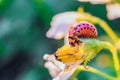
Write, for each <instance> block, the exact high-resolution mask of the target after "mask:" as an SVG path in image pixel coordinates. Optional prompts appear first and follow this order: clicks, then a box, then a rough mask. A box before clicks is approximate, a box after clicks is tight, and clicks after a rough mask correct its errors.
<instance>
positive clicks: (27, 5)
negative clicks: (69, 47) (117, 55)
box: [0, 0, 120, 80]
mask: <svg viewBox="0 0 120 80" xmlns="http://www.w3.org/2000/svg"><path fill="white" fill-rule="evenodd" d="M79 6H82V7H84V10H85V11H86V12H88V13H91V14H92V15H94V16H97V17H100V18H102V19H103V20H105V21H106V22H107V23H108V24H109V25H110V26H111V28H112V29H113V30H114V31H115V32H116V33H117V35H119V33H120V19H119V18H118V19H115V20H108V18H107V16H106V14H107V13H106V7H105V4H98V5H92V4H90V3H83V2H78V1H76V0H0V80H51V79H52V78H51V76H50V75H49V72H48V70H47V69H46V68H45V67H44V62H45V61H44V60H43V55H44V54H46V53H54V52H55V51H56V50H57V48H59V47H61V46H62V45H63V44H64V40H63V39H62V40H55V39H49V38H47V37H46V35H45V34H46V32H47V31H48V29H49V28H50V21H51V19H52V17H53V16H54V15H55V14H57V13H61V12H66V11H76V10H77V8H78V7H79ZM96 26H98V25H96ZM97 29H98V33H99V35H98V36H99V38H100V39H103V40H105V39H108V38H106V37H107V35H106V33H105V32H104V31H103V30H102V29H101V28H100V27H97ZM100 53H102V54H103V55H101V54H100ZM100 53H99V54H98V56H100V57H98V56H96V58H95V59H93V60H91V61H90V62H89V64H88V65H91V66H93V67H95V68H97V69H99V70H101V71H103V72H105V73H108V74H110V75H112V76H115V72H114V69H113V61H112V57H111V55H110V54H109V53H110V52H109V51H108V50H102V51H101V52H100ZM106 57H107V58H106ZM101 58H102V59H101ZM104 59H105V60H104ZM106 59H107V60H106ZM105 61H106V63H108V65H107V66H106V63H104V62H105ZM77 77H78V79H81V80H107V79H105V78H103V77H101V76H98V75H97V74H93V73H89V72H81V73H79V74H78V75H77Z"/></svg>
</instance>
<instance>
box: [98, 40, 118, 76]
mask: <svg viewBox="0 0 120 80" xmlns="http://www.w3.org/2000/svg"><path fill="white" fill-rule="evenodd" d="M100 47H101V48H106V49H109V50H110V51H111V53H112V56H113V62H114V66H115V71H116V74H117V77H118V78H120V65H119V59H118V55H117V51H116V49H115V48H114V46H113V45H112V44H110V43H108V42H103V41H101V43H100Z"/></svg>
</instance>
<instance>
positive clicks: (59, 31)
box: [46, 11, 82, 39]
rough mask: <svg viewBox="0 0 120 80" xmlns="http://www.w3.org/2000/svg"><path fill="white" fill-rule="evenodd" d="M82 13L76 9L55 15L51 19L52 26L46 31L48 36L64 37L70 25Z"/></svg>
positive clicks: (54, 37)
mask: <svg viewBox="0 0 120 80" xmlns="http://www.w3.org/2000/svg"><path fill="white" fill-rule="evenodd" d="M80 16H82V14H80V13H78V12H76V11H69V12H63V13H60V14H57V15H55V16H54V17H53V18H52V21H51V28H50V29H49V30H48V32H47V33H46V36H47V37H48V38H53V39H62V38H63V37H64V36H65V35H66V34H67V31H68V29H69V27H70V26H71V25H72V24H74V23H75V22H76V18H77V17H80Z"/></svg>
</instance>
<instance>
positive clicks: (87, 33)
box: [68, 22, 97, 46]
mask: <svg viewBox="0 0 120 80" xmlns="http://www.w3.org/2000/svg"><path fill="white" fill-rule="evenodd" d="M76 37H78V38H93V39H96V38H97V29H96V28H95V26H94V25H93V24H91V23H89V22H78V23H75V24H74V25H72V26H71V27H70V29H69V34H68V41H69V44H70V46H75V45H78V44H79V42H80V41H79V40H78V39H76Z"/></svg>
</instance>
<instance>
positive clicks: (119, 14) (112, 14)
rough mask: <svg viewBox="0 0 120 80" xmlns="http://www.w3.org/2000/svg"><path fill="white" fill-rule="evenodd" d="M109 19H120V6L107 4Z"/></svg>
mask: <svg viewBox="0 0 120 80" xmlns="http://www.w3.org/2000/svg"><path fill="white" fill-rule="evenodd" d="M106 9H107V17H108V18H109V19H110V20H113V19H116V18H120V4H117V3H116V4H107V6H106Z"/></svg>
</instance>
